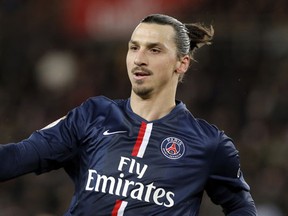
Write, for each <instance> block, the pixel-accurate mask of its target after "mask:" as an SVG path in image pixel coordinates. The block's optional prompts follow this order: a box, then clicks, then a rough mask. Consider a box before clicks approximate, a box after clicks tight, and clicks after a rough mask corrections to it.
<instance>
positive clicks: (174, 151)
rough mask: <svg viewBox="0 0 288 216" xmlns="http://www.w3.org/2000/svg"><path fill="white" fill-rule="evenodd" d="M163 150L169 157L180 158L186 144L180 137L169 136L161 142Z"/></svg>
mask: <svg viewBox="0 0 288 216" xmlns="http://www.w3.org/2000/svg"><path fill="white" fill-rule="evenodd" d="M161 152H162V154H163V155H164V156H165V157H167V158H169V159H179V158H181V157H182V156H183V155H184V153H185V146H184V143H183V142H182V141H181V140H180V139H178V138H176V137H168V138H166V139H164V140H163V142H162V143H161Z"/></svg>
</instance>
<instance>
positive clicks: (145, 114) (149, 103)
mask: <svg viewBox="0 0 288 216" xmlns="http://www.w3.org/2000/svg"><path fill="white" fill-rule="evenodd" d="M130 102H131V108H132V110H133V112H134V113H136V114H137V115H139V116H141V117H142V118H143V119H145V120H147V121H153V120H157V119H160V118H162V117H164V116H166V115H167V114H168V113H170V112H171V110H172V109H173V108H174V107H175V106H176V103H175V95H169V96H168V97H164V96H163V97H161V96H158V97H150V98H141V97H139V96H138V95H136V94H135V93H134V92H132V94H131V99H130Z"/></svg>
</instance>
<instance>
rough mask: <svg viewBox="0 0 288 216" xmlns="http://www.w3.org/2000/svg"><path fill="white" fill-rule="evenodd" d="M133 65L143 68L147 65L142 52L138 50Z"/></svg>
mask: <svg viewBox="0 0 288 216" xmlns="http://www.w3.org/2000/svg"><path fill="white" fill-rule="evenodd" d="M134 64H135V65H137V66H143V65H147V64H148V59H147V56H146V54H145V51H144V50H138V52H137V54H136V55H135V58H134Z"/></svg>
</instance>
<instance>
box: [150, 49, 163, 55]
mask: <svg viewBox="0 0 288 216" xmlns="http://www.w3.org/2000/svg"><path fill="white" fill-rule="evenodd" d="M150 51H151V52H152V53H155V54H157V53H160V52H161V50H160V49H159V48H156V47H155V48H151V49H150Z"/></svg>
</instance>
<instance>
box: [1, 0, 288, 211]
mask: <svg viewBox="0 0 288 216" xmlns="http://www.w3.org/2000/svg"><path fill="white" fill-rule="evenodd" d="M67 2H68V3H69V1H68V0H66V1H65V0H61V1H60V0H49V1H48V0H28V1H22V0H3V1H1V3H0V7H1V8H0V104H1V105H0V119H1V121H0V143H9V142H17V141H20V140H21V139H23V138H26V137H27V136H29V135H30V134H31V132H33V131H34V130H37V129H40V128H42V127H44V126H46V125H47V124H49V123H51V122H52V121H54V120H56V119H58V118H60V117H62V116H63V115H65V114H66V113H67V111H69V110H70V109H72V108H74V107H75V106H78V105H80V104H81V103H82V102H83V101H85V100H86V99H87V98H88V97H91V96H96V95H105V96H107V97H110V98H127V97H128V96H129V94H130V84H129V81H128V78H127V75H126V65H125V55H126V51H127V42H128V40H129V37H130V34H131V32H130V31H129V30H126V31H125V32H124V33H123V32H122V33H121V36H119V37H114V38H111V35H110V36H109V39H103V35H102V37H101V39H100V38H97V34H95V33H94V34H93V35H92V36H91V35H90V36H89V34H87V35H81V34H78V35H77V34H75V32H69V28H73V26H71V23H70V24H69V25H70V27H69V28H67V25H68V24H67V15H65V12H66V11H65V10H67ZM144 2H145V1H144ZM179 2H181V1H179ZM186 4H187V6H185V7H182V8H181V9H177V10H176V9H175V11H173V9H171V8H170V9H169V10H170V11H165V12H167V13H168V12H169V15H172V16H175V17H177V18H178V19H179V20H181V21H183V22H184V23H185V22H203V23H205V24H207V25H213V27H214V28H215V39H214V42H213V44H212V45H211V46H208V47H203V48H201V49H200V50H199V52H197V53H196V56H195V58H196V61H195V62H193V64H192V65H191V68H190V71H189V73H188V74H187V75H186V77H185V78H184V82H183V84H180V86H179V90H178V93H179V95H178V99H179V100H183V101H184V102H185V103H186V105H187V107H188V108H189V109H190V110H191V112H192V113H193V115H194V116H196V117H199V118H203V119H206V120H207V121H209V122H210V123H213V124H215V125H217V126H218V127H219V128H220V129H223V130H224V131H225V132H226V133H227V134H228V135H229V136H231V137H232V138H233V139H234V141H235V145H236V147H237V148H238V149H239V151H240V160H241V166H242V170H243V172H244V174H245V179H246V180H247V182H248V183H249V185H250V186H251V193H252V194H253V197H254V199H255V201H256V204H257V207H258V211H259V215H260V216H268V215H269V216H285V215H288V196H287V194H288V159H287V156H286V155H287V153H288V2H287V1H286V0H276V1H275V0H274V1H272V0H261V1H260V0H257V1H253V2H251V1H248V0H241V1H240V0H232V1H224V0H222V1H212V0H202V1H201V0H200V1H191V3H187V1H186ZM148 11H149V10H148ZM153 12H154V11H153ZM159 13H162V11H159ZM124 15H125V16H126V17H127V16H128V17H129V13H128V14H127V13H126V14H123V16H124ZM106 16H109V14H106ZM138 22H139V20H135V24H137V23H138ZM115 26H117V23H115ZM134 27H135V26H131V28H134ZM128 29H129V28H128ZM98 31H100V32H101V29H100V30H98ZM99 35H101V33H99ZM104 38H105V37H104ZM0 164H1V158H0ZM72 193H73V186H72V183H71V181H70V180H69V179H68V177H67V176H66V175H65V173H64V172H63V170H58V171H53V172H51V173H48V174H44V175H41V176H38V177H35V175H34V174H29V175H26V176H24V177H20V178H17V179H15V180H11V181H8V182H5V183H1V184H0V216H14V215H22V216H30V215H31V216H32V215H33V216H34V215H37V216H44V215H46V216H48V215H51V216H52V215H53V216H54V215H61V214H63V213H64V212H65V209H66V208H67V207H68V205H69V202H70V198H71V196H72ZM216 212H217V213H216ZM201 215H205V216H212V215H213V216H218V215H222V214H221V209H219V207H215V206H214V205H212V204H211V203H210V200H209V198H207V196H206V195H205V196H204V198H203V206H202V209H201Z"/></svg>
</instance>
